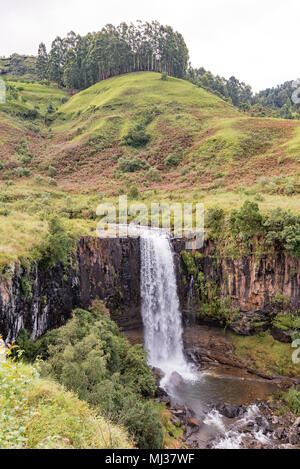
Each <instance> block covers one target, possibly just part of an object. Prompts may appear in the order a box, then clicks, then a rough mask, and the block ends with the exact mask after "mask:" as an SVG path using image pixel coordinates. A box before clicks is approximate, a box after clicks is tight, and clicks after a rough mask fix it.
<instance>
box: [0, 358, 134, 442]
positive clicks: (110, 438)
mask: <svg viewBox="0 0 300 469" xmlns="http://www.w3.org/2000/svg"><path fill="white" fill-rule="evenodd" d="M0 408H1V412H0V427H1V432H0V449H118V448H120V449H121V448H122V449H132V448H133V444H132V443H131V442H130V441H129V438H128V436H127V434H126V432H125V431H124V430H123V428H122V427H119V426H116V425H113V424H111V423H110V422H109V421H107V420H105V419H104V418H103V417H101V416H100V415H99V414H98V413H97V412H96V411H94V410H92V409H91V408H90V407H89V406H88V404H87V403H86V402H83V401H80V400H79V399H78V398H77V397H76V395H75V394H74V393H71V392H66V391H65V390H64V388H63V387H62V386H60V385H59V384H57V383H55V382H54V381H51V380H45V379H41V378H40V377H39V375H38V372H37V370H36V368H35V367H34V366H30V365H25V364H23V363H22V362H19V363H16V362H13V361H12V360H10V359H8V360H7V361H6V362H1V361H0Z"/></svg>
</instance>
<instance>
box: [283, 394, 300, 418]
mask: <svg viewBox="0 0 300 469" xmlns="http://www.w3.org/2000/svg"><path fill="white" fill-rule="evenodd" d="M283 400H284V402H286V403H287V405H288V406H289V408H290V410H291V411H292V412H294V413H295V414H297V415H300V392H299V391H297V390H296V389H294V388H291V389H289V392H287V393H285V394H284V395H283Z"/></svg>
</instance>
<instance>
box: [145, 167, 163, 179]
mask: <svg viewBox="0 0 300 469" xmlns="http://www.w3.org/2000/svg"><path fill="white" fill-rule="evenodd" d="M146 176H147V179H149V180H150V181H153V182H160V181H161V175H160V172H159V170H158V169H157V168H149V169H148V171H147V174H146Z"/></svg>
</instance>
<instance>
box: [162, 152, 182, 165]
mask: <svg viewBox="0 0 300 469" xmlns="http://www.w3.org/2000/svg"><path fill="white" fill-rule="evenodd" d="M181 160H182V156H180V155H178V154H177V155H176V154H174V153H172V154H171V155H168V156H167V158H166V159H165V165H166V166H168V167H172V166H174V167H176V166H178V165H179V164H180V162H181Z"/></svg>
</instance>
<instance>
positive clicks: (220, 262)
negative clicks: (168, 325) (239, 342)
mask: <svg viewBox="0 0 300 469" xmlns="http://www.w3.org/2000/svg"><path fill="white" fill-rule="evenodd" d="M184 247H185V243H184V241H183V240H174V249H175V252H176V265H177V277H178V289H179V297H180V302H181V307H182V310H183V311H184V312H185V318H186V319H187V320H189V321H190V322H191V321H192V320H194V317H195V315H196V316H197V313H199V311H201V310H202V306H203V303H205V302H206V303H207V304H208V305H209V304H210V306H211V305H212V303H213V302H214V301H215V298H216V297H218V298H219V299H220V303H222V302H224V301H225V300H226V301H227V308H229V309H230V310H231V311H232V313H233V314H232V317H233V321H232V324H231V327H232V328H235V330H236V331H237V332H239V333H244V334H249V333H251V332H252V331H253V330H255V328H257V327H262V326H264V325H266V326H269V325H270V322H271V319H272V317H274V315H276V314H277V313H278V312H288V313H296V312H297V311H298V310H300V258H293V257H291V256H289V255H288V254H287V253H285V252H283V251H274V253H272V254H269V255H263V256H260V257H258V256H257V255H256V254H255V253H250V254H249V255H248V256H244V257H241V258H231V257H228V256H227V257H226V256H220V255H219V254H218V251H217V247H216V245H215V244H214V243H213V242H212V241H208V242H206V243H205V245H204V247H203V248H202V249H201V250H199V251H197V252H194V253H192V252H191V251H190V252H189V253H188V256H189V258H188V261H187V260H186V259H183V258H182V255H181V253H182V251H184ZM189 262H190V263H189ZM191 279H193V281H192V282H191ZM191 286H192V287H193V289H194V293H193V297H194V300H193V302H192V304H191ZM218 305H219V303H216V309H217V308H218ZM219 309H220V308H219ZM234 315H235V318H234ZM204 316H205V315H203V317H204ZM220 319H222V318H221V315H220Z"/></svg>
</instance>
